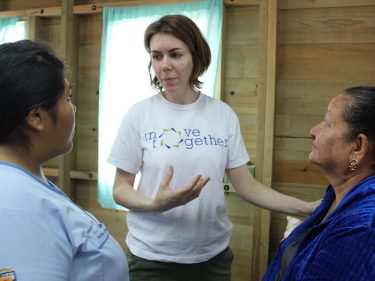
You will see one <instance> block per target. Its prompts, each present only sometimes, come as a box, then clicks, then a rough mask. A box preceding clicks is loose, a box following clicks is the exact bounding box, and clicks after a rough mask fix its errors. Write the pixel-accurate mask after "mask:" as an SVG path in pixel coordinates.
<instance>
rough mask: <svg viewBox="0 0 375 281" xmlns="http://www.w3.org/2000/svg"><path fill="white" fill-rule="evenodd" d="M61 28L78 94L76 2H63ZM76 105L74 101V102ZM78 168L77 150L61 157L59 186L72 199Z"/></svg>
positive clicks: (63, 51) (68, 75)
mask: <svg viewBox="0 0 375 281" xmlns="http://www.w3.org/2000/svg"><path fill="white" fill-rule="evenodd" d="M61 7H62V13H61V26H60V36H61V39H60V44H61V54H62V57H63V58H64V59H65V60H66V61H67V62H68V63H69V67H68V68H67V70H66V74H65V76H66V78H67V80H68V82H69V83H70V86H71V88H72V92H73V93H74V94H77V93H78V87H77V77H78V75H77V71H78V34H79V33H78V32H79V29H78V28H79V26H78V18H77V16H74V15H73V7H74V0H61ZM73 103H74V100H73ZM75 166H76V148H75V147H73V150H72V152H71V153H69V154H66V155H64V156H62V157H60V162H59V178H58V184H59V186H60V187H61V188H62V189H63V190H64V191H65V193H66V194H67V195H68V196H69V197H70V198H71V199H73V200H74V199H75V189H74V186H73V183H72V181H71V178H70V170H71V169H72V167H75Z"/></svg>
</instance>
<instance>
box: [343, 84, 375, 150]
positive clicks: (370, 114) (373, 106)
mask: <svg viewBox="0 0 375 281" xmlns="http://www.w3.org/2000/svg"><path fill="white" fill-rule="evenodd" d="M344 94H345V95H348V96H350V97H352V100H353V101H352V102H350V103H349V104H348V106H347V107H346V108H345V110H344V112H343V117H344V120H345V121H346V122H347V123H348V124H349V127H350V131H349V135H348V137H349V139H355V138H356V137H357V136H358V135H359V134H364V135H366V136H367V137H368V138H369V139H371V140H373V141H375V87H370V86H357V87H352V88H347V89H345V90H344ZM374 150H375V149H374ZM374 152H375V151H374ZM374 156H375V155H374Z"/></svg>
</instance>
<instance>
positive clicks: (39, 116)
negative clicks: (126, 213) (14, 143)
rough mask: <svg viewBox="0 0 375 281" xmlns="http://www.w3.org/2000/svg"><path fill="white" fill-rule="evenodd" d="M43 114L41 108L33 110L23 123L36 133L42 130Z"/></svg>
mask: <svg viewBox="0 0 375 281" xmlns="http://www.w3.org/2000/svg"><path fill="white" fill-rule="evenodd" d="M44 116H45V112H44V110H43V109H42V108H41V107H35V108H33V109H32V110H31V111H30V112H29V113H28V114H27V115H26V117H25V122H26V124H27V125H29V127H30V128H31V129H33V130H36V131H42V130H43V129H44V122H43V121H44V119H45V117H44Z"/></svg>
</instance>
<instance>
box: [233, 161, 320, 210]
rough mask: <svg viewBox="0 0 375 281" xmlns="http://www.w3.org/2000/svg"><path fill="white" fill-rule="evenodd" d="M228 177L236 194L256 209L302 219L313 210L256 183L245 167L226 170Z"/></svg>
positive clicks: (309, 204) (304, 204)
mask: <svg viewBox="0 0 375 281" xmlns="http://www.w3.org/2000/svg"><path fill="white" fill-rule="evenodd" d="M228 176H229V178H230V180H231V182H232V184H233V187H234V188H235V190H236V192H237V194H238V195H239V196H241V197H242V198H243V199H245V200H246V201H248V202H250V203H252V204H254V205H256V206H258V207H261V208H264V209H268V210H271V211H277V212H282V213H286V214H289V215H293V216H302V217H307V216H309V215H310V214H311V213H312V212H313V210H314V207H313V206H312V204H311V203H309V202H305V201H303V200H300V199H298V198H295V197H292V196H288V195H285V194H282V193H280V192H277V191H276V190H274V189H271V188H269V187H266V186H265V185H263V184H262V183H260V182H258V181H256V180H255V179H254V178H253V176H252V175H251V174H250V172H249V171H248V169H247V167H246V166H245V165H244V166H242V167H238V168H235V169H230V170H228Z"/></svg>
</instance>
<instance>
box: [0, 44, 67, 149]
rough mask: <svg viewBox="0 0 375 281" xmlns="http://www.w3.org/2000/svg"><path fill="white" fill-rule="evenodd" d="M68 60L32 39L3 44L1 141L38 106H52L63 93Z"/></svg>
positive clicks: (0, 56) (0, 48)
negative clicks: (62, 59)
mask: <svg viewBox="0 0 375 281" xmlns="http://www.w3.org/2000/svg"><path fill="white" fill-rule="evenodd" d="M64 68H65V65H64V63H63V62H62V61H61V60H60V59H58V58H57V57H56V55H55V54H54V53H53V51H52V50H51V49H49V48H48V47H47V46H45V45H43V44H39V43H35V42H32V41H30V40H21V41H17V42H14V43H6V44H2V45H0V98H1V103H0V142H4V140H6V139H7V136H8V135H9V134H10V133H11V132H12V131H13V130H14V129H15V128H17V127H18V126H19V125H20V124H21V123H22V122H23V120H24V119H25V117H26V115H27V114H28V113H29V112H30V111H31V110H32V109H33V108H35V107H38V106H41V107H43V108H45V109H51V108H53V107H54V105H55V104H56V102H57V100H58V99H59V97H61V95H62V94H63V90H64V85H65V81H64V80H65V78H64Z"/></svg>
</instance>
